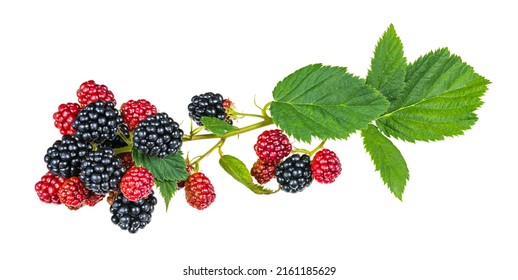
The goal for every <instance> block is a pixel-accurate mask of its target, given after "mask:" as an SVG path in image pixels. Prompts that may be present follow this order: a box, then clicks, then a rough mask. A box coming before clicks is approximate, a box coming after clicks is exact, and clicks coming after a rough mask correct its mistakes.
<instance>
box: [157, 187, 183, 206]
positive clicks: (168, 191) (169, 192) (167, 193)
mask: <svg viewBox="0 0 518 280" xmlns="http://www.w3.org/2000/svg"><path fill="white" fill-rule="evenodd" d="M155 185H156V186H157V188H158V190H159V191H160V194H161V195H162V197H163V198H164V202H165V211H167V209H168V208H169V202H170V201H171V198H172V197H173V196H174V194H175V193H176V190H177V189H178V183H177V182H175V181H155Z"/></svg>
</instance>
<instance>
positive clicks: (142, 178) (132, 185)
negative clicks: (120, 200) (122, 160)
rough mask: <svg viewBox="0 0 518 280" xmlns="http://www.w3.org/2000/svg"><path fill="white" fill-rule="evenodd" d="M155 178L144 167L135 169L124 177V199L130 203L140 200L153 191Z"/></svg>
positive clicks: (122, 183)
mask: <svg viewBox="0 0 518 280" xmlns="http://www.w3.org/2000/svg"><path fill="white" fill-rule="evenodd" d="M154 183H155V178H154V177H153V174H151V172H149V171H148V170H147V169H146V168H144V167H133V168H131V169H130V170H128V171H127V172H126V174H124V176H122V179H121V184H120V189H121V192H122V194H123V195H124V197H126V198H127V199H128V200H130V201H137V200H140V199H142V198H144V197H146V196H148V195H149V194H151V192H152V190H153V185H154Z"/></svg>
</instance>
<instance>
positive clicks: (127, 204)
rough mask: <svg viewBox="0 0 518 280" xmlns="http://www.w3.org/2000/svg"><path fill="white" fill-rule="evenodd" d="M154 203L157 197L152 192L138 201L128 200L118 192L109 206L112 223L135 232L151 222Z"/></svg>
mask: <svg viewBox="0 0 518 280" xmlns="http://www.w3.org/2000/svg"><path fill="white" fill-rule="evenodd" d="M156 204H157V199H156V198H155V196H154V194H153V192H152V193H151V194H150V195H148V196H147V197H145V198H143V199H141V200H138V201H130V200H128V199H127V198H126V197H124V195H123V194H122V193H119V194H118V195H117V197H116V198H115V200H114V201H113V203H112V205H111V206H110V212H111V213H112V218H111V220H112V223H114V224H115V225H118V226H119V227H120V228H121V229H122V230H127V231H128V232H130V233H136V232H137V231H138V230H139V229H143V228H144V227H146V225H147V224H149V223H150V222H151V214H152V213H153V211H154V210H155V205H156Z"/></svg>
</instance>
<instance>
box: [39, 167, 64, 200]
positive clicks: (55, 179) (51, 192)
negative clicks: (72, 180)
mask: <svg viewBox="0 0 518 280" xmlns="http://www.w3.org/2000/svg"><path fill="white" fill-rule="evenodd" d="M65 180H66V179H65V178H62V177H59V176H56V175H54V174H52V172H50V171H48V172H47V173H46V174H45V175H43V177H41V179H40V180H39V181H38V182H37V183H36V185H35V186H34V190H35V191H36V194H37V195H38V197H39V198H40V200H41V201H42V202H45V203H52V204H61V201H60V200H59V196H58V190H59V188H60V187H61V185H63V183H64V182H65Z"/></svg>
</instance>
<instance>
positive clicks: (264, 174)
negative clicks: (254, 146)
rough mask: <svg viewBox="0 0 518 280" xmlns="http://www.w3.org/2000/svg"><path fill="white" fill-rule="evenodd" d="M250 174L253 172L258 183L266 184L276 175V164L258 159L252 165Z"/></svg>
mask: <svg viewBox="0 0 518 280" xmlns="http://www.w3.org/2000/svg"><path fill="white" fill-rule="evenodd" d="M250 174H252V176H253V177H254V178H255V180H256V181H257V183H259V184H266V183H268V182H269V181H270V180H271V179H272V178H273V177H275V164H272V163H265V162H263V161H262V160H260V159H258V160H257V161H256V162H255V163H254V165H253V166H252V169H251V170H250Z"/></svg>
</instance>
